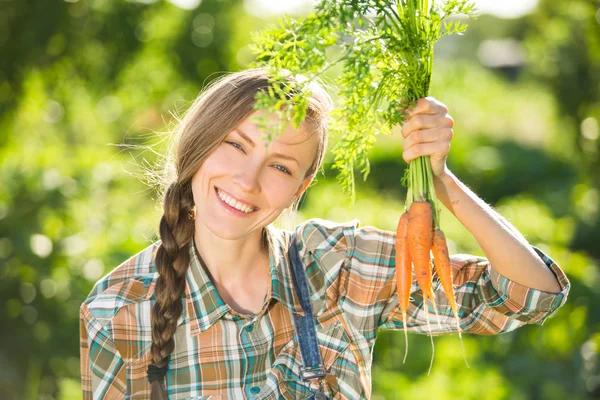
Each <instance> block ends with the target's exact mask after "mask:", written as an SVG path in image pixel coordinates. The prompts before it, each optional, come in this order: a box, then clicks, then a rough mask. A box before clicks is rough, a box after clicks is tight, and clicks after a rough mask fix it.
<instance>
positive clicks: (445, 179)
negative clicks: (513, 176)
mask: <svg viewBox="0 0 600 400" xmlns="http://www.w3.org/2000/svg"><path fill="white" fill-rule="evenodd" d="M435 191H436V195H437V197H438V199H439V200H440V201H441V202H442V204H444V206H446V208H447V209H448V210H449V211H450V212H452V214H454V215H455V216H456V218H457V219H458V220H459V221H460V222H461V223H462V224H463V225H464V226H465V228H467V230H468V231H469V232H471V234H472V235H473V237H474V238H475V239H476V240H477V243H479V246H481V249H482V250H483V252H484V253H485V256H486V258H487V259H488V260H489V261H490V265H491V266H492V268H494V269H495V270H496V271H498V272H499V273H500V274H502V275H504V276H505V277H507V278H508V279H510V280H512V281H514V282H517V283H519V284H521V285H523V286H527V287H530V288H533V289H537V290H542V291H544V292H550V293H559V292H560V291H561V288H560V285H559V284H558V281H557V280H556V277H555V276H554V274H553V273H552V272H551V271H550V269H548V267H546V265H545V264H544V262H543V261H542V260H541V259H540V257H539V256H538V255H537V254H536V253H535V251H534V250H533V248H532V247H531V246H530V245H529V243H528V242H527V240H526V239H525V237H524V236H523V235H522V234H521V233H520V232H519V231H518V230H517V229H516V228H515V227H514V226H512V225H511V224H510V223H509V222H508V221H507V220H506V219H505V218H503V217H502V216H501V215H500V214H498V213H497V212H496V211H494V209H493V208H492V207H491V206H489V205H488V204H486V203H485V202H484V201H483V200H482V199H481V198H479V197H478V196H477V195H476V194H475V193H473V192H472V191H471V190H470V189H469V188H468V187H467V186H466V185H465V184H464V183H462V182H461V181H460V180H459V179H458V178H457V177H456V176H455V175H454V174H452V173H451V172H450V171H447V172H446V173H445V174H444V175H443V176H442V177H441V178H436V179H435Z"/></svg>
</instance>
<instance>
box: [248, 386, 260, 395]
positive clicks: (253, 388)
mask: <svg viewBox="0 0 600 400" xmlns="http://www.w3.org/2000/svg"><path fill="white" fill-rule="evenodd" d="M259 392H260V388H259V387H258V386H252V387H251V388H250V393H252V394H258V393H259Z"/></svg>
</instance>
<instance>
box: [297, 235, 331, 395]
mask: <svg viewBox="0 0 600 400" xmlns="http://www.w3.org/2000/svg"><path fill="white" fill-rule="evenodd" d="M289 255H290V263H291V267H292V268H291V270H292V278H293V281H294V287H295V288H296V294H297V295H298V297H299V299H300V305H301V306H302V310H304V315H303V316H302V315H300V314H295V313H292V314H293V315H294V323H295V325H296V335H297V337H298V343H299V345H300V352H301V353H302V360H303V366H302V368H301V370H300V377H301V378H302V380H303V381H309V380H311V379H315V378H318V379H319V389H318V390H317V391H316V392H313V394H312V395H310V396H309V397H308V399H307V400H328V397H327V396H326V395H325V394H324V393H323V381H322V379H323V378H324V377H325V376H326V375H327V372H326V371H325V366H324V365H323V360H322V359H321V352H320V351H319V344H318V342H317V333H316V330H315V320H314V317H313V312H312V305H311V303H310V294H309V291H308V283H307V282H306V270H305V268H304V265H303V263H302V259H301V258H300V254H299V253H298V249H297V248H296V233H294V234H292V238H291V240H290V248H289Z"/></svg>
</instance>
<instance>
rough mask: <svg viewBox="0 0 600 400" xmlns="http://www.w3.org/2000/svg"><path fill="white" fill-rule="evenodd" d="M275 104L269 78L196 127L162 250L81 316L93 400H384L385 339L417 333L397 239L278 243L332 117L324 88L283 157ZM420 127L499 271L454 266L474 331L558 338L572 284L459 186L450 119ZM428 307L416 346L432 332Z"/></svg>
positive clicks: (214, 107) (227, 98)
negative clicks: (268, 120) (379, 343)
mask: <svg viewBox="0 0 600 400" xmlns="http://www.w3.org/2000/svg"><path fill="white" fill-rule="evenodd" d="M266 87H268V76H267V74H266V73H265V71H263V70H261V69H253V70H247V71H243V72H239V73H234V74H230V75H228V76H226V77H224V78H222V79H220V80H218V82H216V83H215V84H213V85H212V86H211V87H210V88H209V89H208V90H207V91H205V92H204V93H203V94H202V95H201V96H200V97H199V98H198V99H197V100H196V102H195V103H194V104H193V105H192V107H191V108H190V109H189V110H188V112H187V113H186V115H185V118H184V119H183V120H182V121H181V124H180V127H179V131H178V138H179V140H178V143H177V147H176V154H175V157H174V164H173V166H172V168H171V169H170V171H172V172H173V175H172V177H171V178H170V181H169V184H168V187H167V189H166V191H165V194H164V215H163V217H162V219H161V221H160V239H161V240H160V241H159V242H157V243H154V244H152V245H151V246H149V247H147V248H146V249H144V250H142V251H141V252H140V253H138V254H136V255H135V256H133V257H132V258H130V259H129V260H127V261H125V262H124V263H123V264H122V265H120V266H119V267H117V268H116V269H114V270H113V271H112V272H111V273H110V274H108V275H107V276H106V277H104V278H102V279H101V280H100V281H99V282H98V283H97V284H96V285H95V287H94V289H93V290H92V292H91V294H90V295H89V297H88V299H87V300H86V301H85V302H84V304H83V305H82V307H81V373H82V385H83V392H84V397H85V398H110V399H113V398H148V397H149V396H150V395H152V398H167V396H168V398H171V399H188V398H211V399H215V398H223V399H238V398H255V399H277V398H288V399H299V398H308V397H309V396H313V397H312V398H350V399H359V398H369V397H370V395H371V379H370V369H371V350H372V349H373V344H374V341H375V338H376V334H377V331H378V330H379V329H395V330H399V329H403V325H402V322H401V317H400V313H399V312H398V297H397V295H396V292H395V288H396V284H395V275H394V273H395V265H394V261H393V260H394V239H395V238H394V233H393V232H388V231H383V230H378V229H375V228H372V227H361V228H359V223H358V221H352V222H349V223H341V224H340V223H334V222H331V221H325V220H321V219H311V220H309V221H307V222H305V223H302V224H300V225H299V226H297V227H295V228H294V229H293V231H288V230H284V229H276V228H275V227H274V226H273V225H272V222H273V221H274V220H275V219H276V218H277V217H278V216H280V215H281V214H282V212H284V211H286V210H290V209H295V208H296V206H297V204H298V200H299V199H300V197H301V196H302V194H303V193H304V191H305V190H306V189H307V187H308V186H309V185H310V183H311V182H312V179H313V178H314V177H315V175H316V173H317V171H318V170H319V168H320V167H321V163H322V161H323V156H324V153H325V149H326V146H327V125H326V119H327V114H328V112H329V111H330V109H331V107H332V103H331V99H330V97H329V96H328V95H327V93H326V92H325V90H323V88H322V87H321V86H319V85H318V84H316V83H315V84H314V85H313V86H312V87H311V93H312V95H311V97H310V104H309V106H308V112H307V118H306V120H305V122H304V123H303V124H302V125H301V127H300V128H299V129H298V130H295V129H293V128H292V127H291V126H288V127H287V128H286V130H285V131H284V132H283V134H282V135H281V136H279V137H277V138H276V139H274V141H273V142H271V143H270V144H269V145H268V146H267V145H266V144H267V143H266V141H265V138H264V137H263V135H262V132H261V131H260V129H259V128H258V127H257V126H256V125H255V124H254V122H253V120H252V118H251V117H252V116H253V115H254V112H255V110H254V109H253V99H254V95H255V93H256V92H257V91H258V90H264V89H265V88H266ZM409 117H410V118H409V119H408V121H407V122H406V123H405V124H404V125H403V127H402V136H403V140H404V148H405V151H404V154H403V157H404V159H405V161H406V162H409V161H410V160H412V159H414V158H416V157H419V156H423V155H430V156H431V162H432V167H433V173H434V175H435V180H436V186H435V187H436V192H437V195H438V198H439V199H440V201H441V202H442V203H443V204H444V205H445V206H446V207H447V208H448V209H449V210H450V211H451V212H452V213H453V214H454V215H455V216H456V217H457V218H458V219H459V220H460V221H461V222H462V223H463V224H464V225H465V227H466V228H467V229H468V230H469V231H470V232H471V233H472V234H473V236H474V237H475V238H476V239H477V241H478V242H479V244H480V245H481V248H482V249H483V251H484V252H485V254H486V256H487V258H481V257H475V256H468V255H459V256H453V257H452V266H453V268H454V276H455V280H454V283H455V286H456V296H457V300H458V304H459V307H460V309H459V314H460V315H461V318H462V319H461V321H460V323H461V328H462V329H463V330H464V331H465V332H470V333H476V334H497V333H500V332H507V331H511V330H514V329H516V328H517V327H519V326H521V325H523V324H525V323H538V324H542V323H543V321H544V320H545V319H546V318H547V317H548V316H549V315H550V314H551V313H553V312H554V311H555V310H556V309H557V308H559V307H560V306H561V305H562V304H563V303H564V302H565V301H566V298H567V293H568V291H569V281H568V279H567V278H566V276H565V275H564V273H563V272H562V271H561V269H560V268H559V267H558V266H557V265H556V264H555V263H553V262H552V260H551V259H550V258H549V257H547V256H546V255H545V254H544V253H542V252H541V251H539V250H537V249H534V248H532V247H531V246H530V245H529V244H528V243H527V241H526V240H525V238H524V237H523V236H522V235H521V234H520V233H519V232H518V231H517V230H516V229H515V228H513V227H512V226H511V225H510V224H509V223H508V222H506V221H505V220H504V219H503V218H502V217H501V216H499V215H498V214H497V213H496V212H494V211H493V210H492V209H491V208H490V207H489V206H487V205H486V204H485V203H484V202H483V201H482V200H480V199H479V198H477V196H476V195H475V194H473V193H472V192H471V191H469V189H468V188H466V187H465V186H464V185H463V184H462V183H461V182H460V181H459V180H458V179H457V178H456V177H455V176H454V175H453V174H452V173H451V172H450V171H449V170H448V168H447V167H446V157H447V154H448V151H449V149H450V141H451V139H452V126H453V120H452V118H451V117H450V116H449V114H448V110H447V108H446V107H445V106H444V105H443V104H442V103H440V102H438V101H437V100H435V99H433V98H425V99H421V100H419V102H418V103H417V105H416V107H415V108H414V109H413V110H411V111H410V112H409ZM292 239H293V240H292ZM288 253H289V254H288ZM294 260H296V261H297V262H294ZM300 261H301V262H300ZM492 266H493V267H492ZM434 288H435V289H436V301H437V304H438V305H439V309H440V310H441V311H443V310H447V309H448V304H447V303H446V302H445V296H444V293H443V291H442V290H441V289H439V282H437V280H436V281H435V282H434ZM412 289H413V291H412V293H411V301H412V303H411V306H410V307H411V308H410V309H409V315H410V321H409V322H408V323H407V326H408V329H409V331H413V332H427V330H426V324H425V318H424V311H423V304H422V303H420V302H419V301H418V300H419V299H420V298H421V296H420V293H419V290H418V287H417V285H413V287H412ZM448 315H450V314H448ZM432 322H433V323H432V324H431V329H432V330H433V333H434V334H441V333H449V332H453V331H455V329H456V326H455V322H454V321H453V318H452V317H451V316H449V317H448V318H441V319H440V320H439V324H438V323H437V322H438V321H436V320H435V319H432Z"/></svg>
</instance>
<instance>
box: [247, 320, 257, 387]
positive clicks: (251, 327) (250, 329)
mask: <svg viewBox="0 0 600 400" xmlns="http://www.w3.org/2000/svg"><path fill="white" fill-rule="evenodd" d="M246 330H247V331H248V332H252V331H253V330H254V325H248V326H247V327H246ZM255 387H256V386H255Z"/></svg>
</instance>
